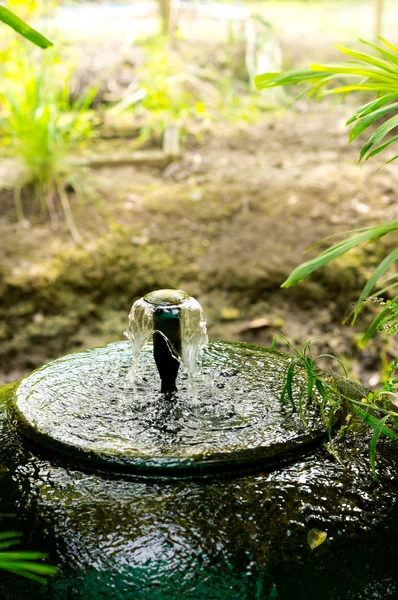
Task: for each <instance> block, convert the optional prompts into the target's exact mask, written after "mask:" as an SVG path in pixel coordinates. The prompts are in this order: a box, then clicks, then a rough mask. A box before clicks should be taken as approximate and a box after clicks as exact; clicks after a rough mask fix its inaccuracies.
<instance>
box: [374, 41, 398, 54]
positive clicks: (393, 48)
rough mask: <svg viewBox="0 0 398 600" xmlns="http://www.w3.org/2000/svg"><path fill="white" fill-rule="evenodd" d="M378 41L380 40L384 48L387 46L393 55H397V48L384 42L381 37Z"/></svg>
mask: <svg viewBox="0 0 398 600" xmlns="http://www.w3.org/2000/svg"><path fill="white" fill-rule="evenodd" d="M379 40H380V41H381V42H383V44H384V45H385V46H387V48H390V50H392V51H393V52H395V54H398V48H397V46H394V45H393V44H391V43H390V42H387V40H385V39H384V38H382V37H379Z"/></svg>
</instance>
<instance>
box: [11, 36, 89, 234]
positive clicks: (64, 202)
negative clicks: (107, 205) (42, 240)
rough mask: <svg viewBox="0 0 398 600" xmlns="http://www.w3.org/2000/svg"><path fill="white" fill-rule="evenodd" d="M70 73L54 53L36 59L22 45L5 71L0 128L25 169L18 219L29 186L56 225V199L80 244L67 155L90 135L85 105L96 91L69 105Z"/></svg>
mask: <svg viewBox="0 0 398 600" xmlns="http://www.w3.org/2000/svg"><path fill="white" fill-rule="evenodd" d="M71 74H72V73H71V69H70V68H67V67H65V66H64V65H63V64H62V63H61V62H60V60H59V58H58V55H57V53H56V52H54V51H48V52H47V53H46V54H45V55H40V56H38V57H37V56H36V55H35V53H34V52H32V51H31V50H30V49H27V48H26V47H25V46H20V48H19V50H18V51H15V53H14V56H13V60H12V61H11V64H10V65H7V69H4V72H3V89H2V97H1V104H2V105H3V116H2V118H1V119H0V127H1V132H2V134H3V138H4V142H5V143H6V144H8V145H9V147H10V151H11V152H12V154H13V155H15V156H16V157H18V158H19V159H21V162H22V164H23V167H24V172H23V176H22V178H21V181H20V182H19V183H18V185H17V186H16V187H15V203H16V212H17V217H18V219H23V218H24V210H23V203H22V199H21V198H22V192H23V190H24V189H27V188H29V190H30V192H31V195H32V197H33V202H34V203H36V205H38V206H39V207H40V208H41V209H45V210H47V211H48V213H49V216H50V219H51V220H52V221H53V222H54V223H56V222H57V221H58V214H57V203H58V202H59V203H60V205H61V210H62V212H63V214H64V217H65V220H66V222H67V225H68V227H69V230H70V232H71V234H72V236H73V237H74V239H75V240H76V241H77V242H81V236H80V233H79V231H78V228H77V226H76V224H75V221H74V218H73V215H72V211H71V207H70V203H69V198H68V194H67V192H66V188H67V187H68V186H72V188H73V189H74V190H75V192H76V193H78V192H79V190H80V187H81V186H80V185H79V181H78V180H77V175H76V174H75V173H74V170H73V169H72V167H71V165H70V164H68V155H69V154H70V153H71V152H72V150H74V149H75V148H76V147H77V144H78V143H79V142H81V141H82V140H86V139H87V138H89V137H91V136H92V134H93V116H92V113H91V112H89V111H88V108H89V106H90V104H91V102H92V100H93V97H94V96H95V94H96V91H97V90H96V88H92V89H90V90H89V91H88V92H87V93H86V94H85V95H84V96H83V97H81V98H79V99H78V100H77V101H76V102H74V103H71V101H70V95H69V84H70V79H71Z"/></svg>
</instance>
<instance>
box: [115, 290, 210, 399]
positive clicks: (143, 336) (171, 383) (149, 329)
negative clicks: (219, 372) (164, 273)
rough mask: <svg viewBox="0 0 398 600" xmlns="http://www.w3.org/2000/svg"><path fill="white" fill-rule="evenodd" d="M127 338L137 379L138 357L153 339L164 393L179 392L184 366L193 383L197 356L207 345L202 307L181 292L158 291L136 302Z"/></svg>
mask: <svg viewBox="0 0 398 600" xmlns="http://www.w3.org/2000/svg"><path fill="white" fill-rule="evenodd" d="M126 335H127V337H128V338H129V339H130V340H131V342H132V346H133V365H132V369H131V372H130V376H131V377H132V378H134V375H135V370H136V368H137V364H138V358H139V354H140V352H141V350H142V348H143V347H144V345H145V343H146V342H147V340H148V339H149V338H150V337H153V354H154V358H155V362H156V366H157V369H158V372H159V375H160V379H161V392H162V393H169V394H170V393H173V392H175V391H176V390H177V387H176V380H177V375H178V371H179V368H180V364H181V363H182V364H183V365H184V367H185V368H186V370H187V372H188V376H189V378H190V379H191V380H192V379H193V377H194V375H195V372H196V370H197V360H198V354H199V352H200V350H201V348H203V346H205V345H206V344H207V342H208V337H207V332H206V321H205V319H204V316H203V311H202V307H201V306H200V304H199V303H198V302H197V301H196V300H195V299H194V298H192V297H190V296H188V294H186V293H185V292H183V291H182V290H169V289H165V290H157V291H154V292H151V293H149V294H147V295H146V296H144V298H140V300H137V301H136V302H134V304H133V306H132V308H131V311H130V314H129V327H128V330H127V331H126Z"/></svg>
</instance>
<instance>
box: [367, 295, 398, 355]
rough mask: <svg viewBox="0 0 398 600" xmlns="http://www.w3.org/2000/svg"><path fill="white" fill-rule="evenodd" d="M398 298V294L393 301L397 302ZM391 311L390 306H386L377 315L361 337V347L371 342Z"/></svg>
mask: <svg viewBox="0 0 398 600" xmlns="http://www.w3.org/2000/svg"><path fill="white" fill-rule="evenodd" d="M397 300H398V296H395V297H394V298H393V299H392V302H396V301H397ZM389 313H390V308H388V307H387V308H385V309H384V310H382V311H381V313H380V314H379V315H377V317H376V318H375V319H374V320H373V321H372V323H371V324H370V326H369V328H368V330H367V332H366V333H365V335H364V336H363V337H362V338H361V340H360V341H359V343H358V347H359V348H365V346H366V344H367V343H368V342H369V340H370V339H371V338H372V337H373V336H374V334H375V333H376V331H377V330H378V327H379V326H380V325H381V323H382V322H383V320H384V318H385V317H386V316H387V315H388V314H389Z"/></svg>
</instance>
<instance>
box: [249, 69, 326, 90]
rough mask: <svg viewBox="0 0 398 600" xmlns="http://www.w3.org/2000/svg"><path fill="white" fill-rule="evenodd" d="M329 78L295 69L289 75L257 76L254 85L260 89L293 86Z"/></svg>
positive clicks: (270, 74)
mask: <svg viewBox="0 0 398 600" xmlns="http://www.w3.org/2000/svg"><path fill="white" fill-rule="evenodd" d="M324 77H327V75H325V73H316V72H314V71H313V70H311V69H308V68H306V69H295V70H293V71H288V72H287V73H264V74H262V75H256V77H255V78H254V83H255V84H256V87H257V88H258V89H262V88H268V87H277V86H280V85H291V84H293V83H301V82H303V81H314V82H315V81H318V80H319V79H323V78H324Z"/></svg>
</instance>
